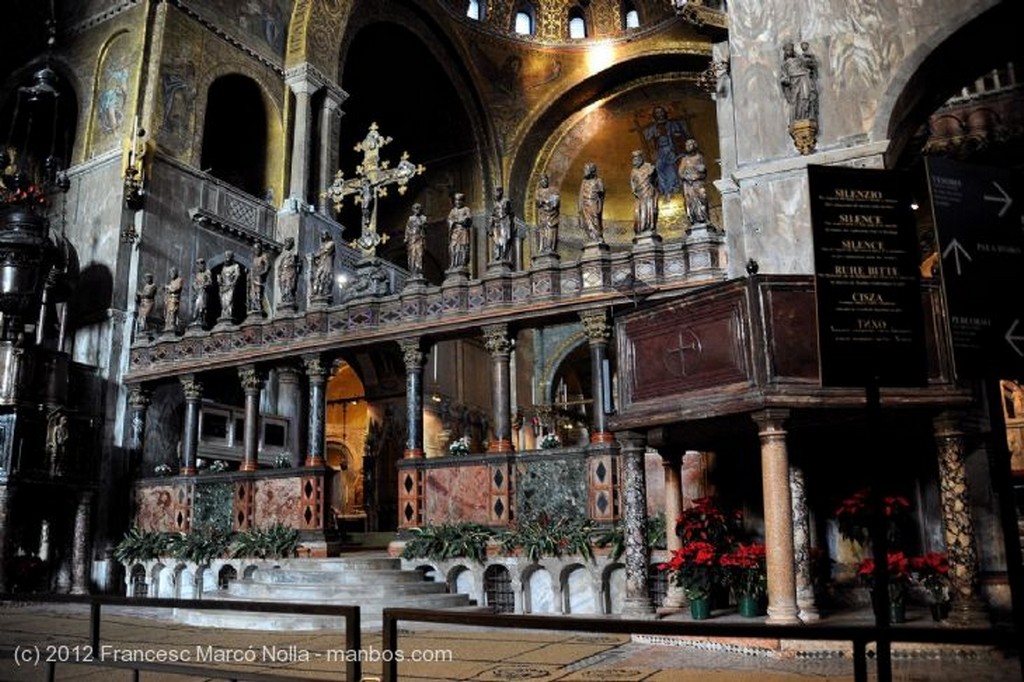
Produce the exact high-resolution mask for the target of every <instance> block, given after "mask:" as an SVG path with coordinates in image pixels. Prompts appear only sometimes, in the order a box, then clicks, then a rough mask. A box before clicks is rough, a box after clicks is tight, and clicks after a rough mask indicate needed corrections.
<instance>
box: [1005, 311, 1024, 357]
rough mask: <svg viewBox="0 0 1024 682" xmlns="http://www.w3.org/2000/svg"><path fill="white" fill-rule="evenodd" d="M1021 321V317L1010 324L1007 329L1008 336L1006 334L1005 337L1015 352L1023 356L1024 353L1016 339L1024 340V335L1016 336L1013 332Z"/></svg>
mask: <svg viewBox="0 0 1024 682" xmlns="http://www.w3.org/2000/svg"><path fill="white" fill-rule="evenodd" d="M1019 322H1020V319H1016V320H1014V321H1013V324H1011V325H1010V328H1009V329H1007V330H1006V336H1004V337H1003V338H1004V339H1006V343H1008V344H1010V348H1012V349H1013V352H1014V353H1016V354H1017V355H1019V356H1021V357H1024V353H1022V352H1021V350H1020V348H1019V347H1018V346H1017V344H1016V343H1015V342H1016V341H1024V336H1014V334H1013V332H1014V331H1015V330H1016V329H1017V323H1019Z"/></svg>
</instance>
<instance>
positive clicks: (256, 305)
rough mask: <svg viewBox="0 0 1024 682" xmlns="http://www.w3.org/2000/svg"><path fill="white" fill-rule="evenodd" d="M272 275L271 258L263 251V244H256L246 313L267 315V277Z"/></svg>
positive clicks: (256, 315)
mask: <svg viewBox="0 0 1024 682" xmlns="http://www.w3.org/2000/svg"><path fill="white" fill-rule="evenodd" d="M269 274H270V256H269V255H268V254H267V252H266V251H264V250H263V244H261V243H259V242H256V243H255V244H253V246H252V267H251V268H250V269H249V280H248V284H249V291H248V296H247V297H246V299H247V305H246V312H247V313H248V314H249V315H252V316H254V317H263V316H264V314H265V313H266V301H265V300H264V299H265V291H266V289H267V275H269Z"/></svg>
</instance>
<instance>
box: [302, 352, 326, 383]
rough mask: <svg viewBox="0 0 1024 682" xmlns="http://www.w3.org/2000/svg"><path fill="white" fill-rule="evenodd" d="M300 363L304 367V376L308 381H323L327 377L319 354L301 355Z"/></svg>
mask: <svg viewBox="0 0 1024 682" xmlns="http://www.w3.org/2000/svg"><path fill="white" fill-rule="evenodd" d="M302 364H303V366H304V367H305V368H306V376H308V377H309V380H310V381H325V380H326V379H327V367H326V366H325V365H324V361H323V358H322V357H321V356H319V355H303V356H302Z"/></svg>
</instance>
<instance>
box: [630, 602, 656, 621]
mask: <svg viewBox="0 0 1024 682" xmlns="http://www.w3.org/2000/svg"><path fill="white" fill-rule="evenodd" d="M622 615H623V616H624V617H626V618H636V619H638V620H653V619H654V617H655V614H654V605H653V604H651V600H650V599H646V598H643V597H626V598H625V599H624V600H623V603H622Z"/></svg>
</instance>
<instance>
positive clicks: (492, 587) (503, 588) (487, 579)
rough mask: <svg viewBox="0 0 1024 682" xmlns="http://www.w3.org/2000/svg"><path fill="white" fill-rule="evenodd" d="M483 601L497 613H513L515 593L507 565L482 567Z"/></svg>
mask: <svg viewBox="0 0 1024 682" xmlns="http://www.w3.org/2000/svg"><path fill="white" fill-rule="evenodd" d="M484 601H485V604H486V605H487V606H490V607H492V608H493V609H494V610H495V612H497V613H515V610H516V609H515V593H514V592H513V590H512V575H511V574H510V573H509V570H508V567H506V566H504V565H502V564H491V565H490V566H488V567H487V568H486V569H484Z"/></svg>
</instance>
